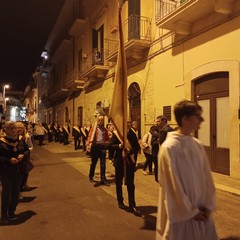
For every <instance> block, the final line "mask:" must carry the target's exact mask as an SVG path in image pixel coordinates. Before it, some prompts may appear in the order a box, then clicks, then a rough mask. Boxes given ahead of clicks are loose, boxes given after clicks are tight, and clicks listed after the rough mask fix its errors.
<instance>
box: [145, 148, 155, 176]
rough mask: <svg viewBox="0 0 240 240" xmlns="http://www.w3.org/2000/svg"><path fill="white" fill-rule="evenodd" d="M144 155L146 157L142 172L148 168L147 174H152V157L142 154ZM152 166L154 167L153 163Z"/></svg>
mask: <svg viewBox="0 0 240 240" xmlns="http://www.w3.org/2000/svg"><path fill="white" fill-rule="evenodd" d="M144 155H145V157H146V161H145V163H144V166H143V170H144V171H145V170H146V169H147V167H148V169H149V172H152V163H153V156H152V155H151V154H149V153H145V152H144ZM154 166H155V163H154Z"/></svg>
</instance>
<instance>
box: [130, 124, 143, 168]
mask: <svg viewBox="0 0 240 240" xmlns="http://www.w3.org/2000/svg"><path fill="white" fill-rule="evenodd" d="M127 138H128V141H129V143H130V144H131V147H132V153H133V158H134V161H135V165H136V164H137V156H138V152H139V150H140V145H139V139H140V138H141V137H140V134H139V132H138V131H137V130H135V129H134V128H130V129H129V130H128V134H127Z"/></svg>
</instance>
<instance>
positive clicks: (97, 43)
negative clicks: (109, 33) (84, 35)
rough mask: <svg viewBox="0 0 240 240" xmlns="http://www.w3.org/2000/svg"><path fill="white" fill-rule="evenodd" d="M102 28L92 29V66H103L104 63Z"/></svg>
mask: <svg viewBox="0 0 240 240" xmlns="http://www.w3.org/2000/svg"><path fill="white" fill-rule="evenodd" d="M103 48H104V27H103V25H102V26H101V27H100V28H99V29H97V30H96V29H92V50H93V51H92V53H93V54H92V57H93V59H92V63H93V65H99V64H100V65H103V63H104V54H103Z"/></svg>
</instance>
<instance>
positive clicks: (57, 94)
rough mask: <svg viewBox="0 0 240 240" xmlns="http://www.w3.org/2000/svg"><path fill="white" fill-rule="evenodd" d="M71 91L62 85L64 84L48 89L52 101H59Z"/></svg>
mask: <svg viewBox="0 0 240 240" xmlns="http://www.w3.org/2000/svg"><path fill="white" fill-rule="evenodd" d="M70 93H71V91H70V90H69V89H67V88H65V87H63V86H62V84H59V85H54V86H52V87H51V88H50V89H49V91H48V99H49V101H50V102H51V103H54V102H58V101H59V100H61V99H63V98H66V97H67V96H68V95H69V94H70Z"/></svg>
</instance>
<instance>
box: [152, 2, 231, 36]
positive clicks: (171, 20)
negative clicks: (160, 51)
mask: <svg viewBox="0 0 240 240" xmlns="http://www.w3.org/2000/svg"><path fill="white" fill-rule="evenodd" d="M234 1H235V0H228V1H226V0H155V11H156V12H155V22H156V25H157V26H158V27H160V28H164V29H168V30H172V31H175V32H176V33H177V34H181V35H188V34H190V33H191V26H192V25H193V24H194V22H196V21H197V20H199V19H201V18H204V17H206V16H208V15H211V14H213V13H219V14H225V15H228V14H231V13H232V9H233V3H234Z"/></svg>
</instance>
